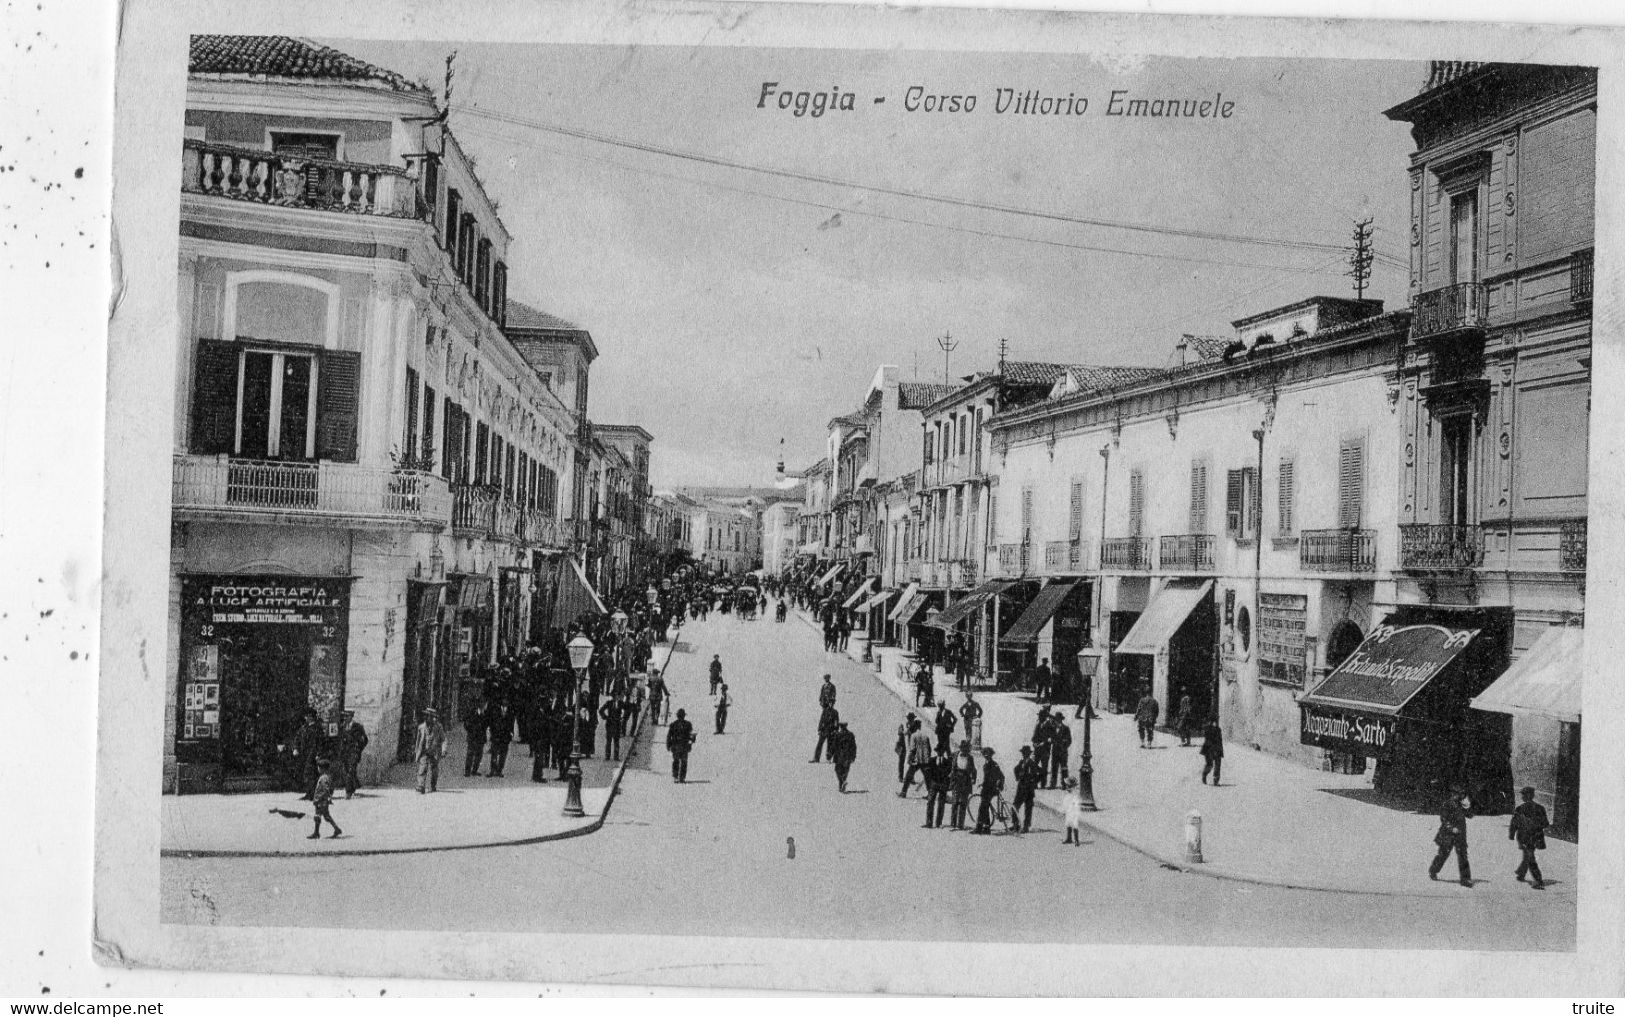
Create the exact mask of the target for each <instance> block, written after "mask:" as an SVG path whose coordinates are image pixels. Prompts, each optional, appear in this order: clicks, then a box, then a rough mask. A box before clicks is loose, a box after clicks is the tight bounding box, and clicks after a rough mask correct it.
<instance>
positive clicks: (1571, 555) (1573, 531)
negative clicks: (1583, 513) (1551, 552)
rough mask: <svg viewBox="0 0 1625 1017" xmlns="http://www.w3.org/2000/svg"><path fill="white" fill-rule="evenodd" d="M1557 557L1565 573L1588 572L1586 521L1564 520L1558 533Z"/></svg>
mask: <svg viewBox="0 0 1625 1017" xmlns="http://www.w3.org/2000/svg"><path fill="white" fill-rule="evenodd" d="M1557 556H1558V561H1559V563H1560V566H1561V567H1562V569H1563V571H1564V572H1584V571H1585V570H1586V520H1584V519H1565V520H1563V526H1562V529H1561V530H1560V531H1559V533H1558V541H1557Z"/></svg>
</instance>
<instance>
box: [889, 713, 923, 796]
mask: <svg viewBox="0 0 1625 1017" xmlns="http://www.w3.org/2000/svg"><path fill="white" fill-rule="evenodd" d="M916 723H918V722H917V721H916V720H915V719H914V714H912V713H911V714H909V715H908V716H907V717H904V718H903V722H902V723H901V724H898V725H897V744H895V745H893V746H892V751H893V752H895V753H896V754H897V779H898V781H899V782H901V781H902V779H903V772H904V771H905V770H907V769H908V736H909V735H910V734H912V733H913V732H914V726H915V724H916Z"/></svg>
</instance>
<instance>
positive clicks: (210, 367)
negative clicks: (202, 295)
mask: <svg viewBox="0 0 1625 1017" xmlns="http://www.w3.org/2000/svg"><path fill="white" fill-rule="evenodd" d="M239 355H240V351H239V350H238V348H237V344H236V343H228V342H221V341H220V340H218V339H199V340H198V343H197V364H196V367H195V374H194V376H193V383H192V444H191V451H192V452H193V454H195V455H204V456H208V455H220V454H222V453H226V454H230V453H231V452H233V451H234V450H235V445H236V443H237V361H238V357H239Z"/></svg>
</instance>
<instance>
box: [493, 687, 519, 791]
mask: <svg viewBox="0 0 1625 1017" xmlns="http://www.w3.org/2000/svg"><path fill="white" fill-rule="evenodd" d="M487 715H488V716H489V717H490V719H491V720H490V723H491V772H490V773H488V774H486V776H488V777H500V776H502V771H503V769H504V768H505V767H506V766H507V765H508V746H509V745H510V744H511V743H512V742H513V728H514V721H515V719H516V718H515V717H514V711H513V707H511V706H509V705H508V703H507V700H506V699H501V700H497V701H496V702H493V703H491V704H490V705H489V706H488V707H487Z"/></svg>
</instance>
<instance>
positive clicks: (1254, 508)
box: [1243, 466, 1264, 537]
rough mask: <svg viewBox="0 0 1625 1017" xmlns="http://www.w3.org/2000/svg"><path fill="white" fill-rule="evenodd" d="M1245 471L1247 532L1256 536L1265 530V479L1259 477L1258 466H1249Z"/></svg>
mask: <svg viewBox="0 0 1625 1017" xmlns="http://www.w3.org/2000/svg"><path fill="white" fill-rule="evenodd" d="M1243 472H1244V473H1245V474H1246V476H1245V478H1244V479H1245V480H1246V485H1245V486H1246V488H1247V520H1246V532H1247V533H1248V535H1249V536H1253V537H1256V536H1258V535H1259V534H1261V533H1262V532H1263V530H1264V481H1263V480H1262V479H1261V478H1260V477H1259V475H1258V467H1256V466H1249V467H1247V469H1246V470H1244V471H1243Z"/></svg>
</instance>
